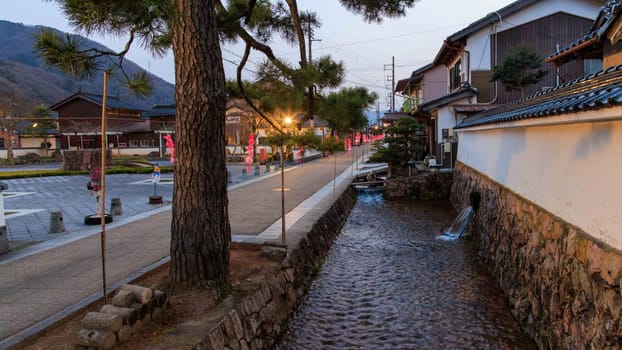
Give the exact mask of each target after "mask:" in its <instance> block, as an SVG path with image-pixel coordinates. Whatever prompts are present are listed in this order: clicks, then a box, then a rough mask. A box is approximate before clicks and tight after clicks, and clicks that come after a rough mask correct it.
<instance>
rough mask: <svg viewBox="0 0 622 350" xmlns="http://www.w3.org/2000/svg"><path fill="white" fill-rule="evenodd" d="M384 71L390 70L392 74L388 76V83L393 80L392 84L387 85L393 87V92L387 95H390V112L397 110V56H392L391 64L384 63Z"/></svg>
mask: <svg viewBox="0 0 622 350" xmlns="http://www.w3.org/2000/svg"><path fill="white" fill-rule="evenodd" d="M384 71H385V72H386V71H390V72H391V75H389V76H387V84H388V83H389V80H390V81H391V84H390V85H385V86H386V88H387V89H391V92H390V93H389V95H388V96H387V97H389V103H390V104H389V112H395V56H392V60H391V64H385V65H384Z"/></svg>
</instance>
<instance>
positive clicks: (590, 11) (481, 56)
mask: <svg viewBox="0 0 622 350" xmlns="http://www.w3.org/2000/svg"><path fill="white" fill-rule="evenodd" d="M601 5H602V3H599V2H598V1H588V0H546V1H538V2H536V3H535V4H533V5H531V6H529V7H527V8H524V9H522V10H521V11H518V12H516V13H513V14H512V15H510V16H508V17H507V18H501V25H499V26H498V27H497V32H502V31H504V30H508V29H510V28H513V27H515V26H519V25H522V24H525V23H527V22H531V21H533V20H535V19H538V18H542V17H546V16H548V15H550V14H553V13H557V12H566V13H570V14H573V15H576V16H580V17H585V18H592V19H594V18H596V15H597V14H598V11H599V10H600V6H601ZM483 16H485V14H483V15H482V17H483ZM492 32H493V28H492V26H488V27H486V28H484V29H482V30H480V31H478V32H476V33H473V34H472V35H471V36H470V37H469V38H468V39H467V45H466V49H467V50H468V51H469V52H470V53H471V58H470V61H471V65H470V66H471V70H489V69H491V67H490V35H491V34H492ZM586 34H587V33H586ZM574 39H579V38H574ZM574 39H569V40H571V41H572V40H574ZM566 44H567V43H560V45H566Z"/></svg>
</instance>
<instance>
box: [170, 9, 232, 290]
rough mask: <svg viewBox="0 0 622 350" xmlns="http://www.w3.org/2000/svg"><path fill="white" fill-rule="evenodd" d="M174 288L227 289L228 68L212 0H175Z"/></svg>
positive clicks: (172, 243) (171, 273) (228, 228)
mask: <svg viewBox="0 0 622 350" xmlns="http://www.w3.org/2000/svg"><path fill="white" fill-rule="evenodd" d="M175 1H176V6H177V9H178V18H177V22H175V24H174V25H173V52H174V57H175V70H176V71H175V83H176V86H175V99H176V103H177V109H176V113H177V116H176V129H175V137H176V141H175V143H176V144H175V154H176V157H175V158H176V159H175V185H174V186H175V187H174V194H173V220H172V227H171V269H170V271H171V272H170V275H171V276H170V277H171V283H172V287H173V289H178V290H179V289H187V288H193V287H202V288H205V287H209V288H212V289H213V290H214V292H215V293H216V294H215V295H216V296H217V297H221V296H223V295H225V294H227V293H228V290H229V248H230V241H231V227H230V225H229V217H228V214H227V204H228V199H227V178H226V167H225V103H226V95H225V76H224V69H223V66H222V57H221V52H220V45H219V41H218V32H217V30H216V21H215V8H214V1H213V0H175Z"/></svg>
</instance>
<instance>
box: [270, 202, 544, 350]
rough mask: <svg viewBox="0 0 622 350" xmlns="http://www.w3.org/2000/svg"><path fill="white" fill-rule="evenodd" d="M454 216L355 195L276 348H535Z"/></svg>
mask: <svg viewBox="0 0 622 350" xmlns="http://www.w3.org/2000/svg"><path fill="white" fill-rule="evenodd" d="M454 216H455V212H454V211H453V209H452V208H451V206H450V204H449V203H447V202H415V201H406V200H404V201H390V202H388V201H384V200H383V199H382V196H381V195H380V194H360V195H359V197H358V201H357V204H356V206H355V207H354V209H353V210H352V212H351V214H350V216H349V218H348V220H347V223H346V224H345V226H344V229H343V231H342V233H341V235H340V236H339V237H338V238H337V239H336V240H335V242H334V244H333V247H332V248H331V250H330V252H329V254H328V256H327V257H326V259H325V262H324V265H323V267H322V270H321V271H320V272H319V274H318V276H317V278H316V279H315V280H314V282H313V283H312V285H311V287H310V290H309V292H308V295H307V297H306V298H305V300H304V301H303V303H302V304H301V305H300V307H299V308H298V310H297V311H296V312H295V313H294V315H293V316H292V317H291V320H290V323H289V325H288V329H287V331H286V334H285V337H284V339H283V340H282V342H281V343H280V344H278V345H277V346H276V349H280V350H285V349H536V347H535V345H534V344H533V343H532V342H531V340H530V339H529V338H528V337H526V336H524V335H523V334H522V333H521V330H520V327H519V325H518V323H517V322H516V321H515V320H514V319H513V317H512V315H511V314H510V311H509V308H508V307H507V305H506V302H505V299H504V297H503V294H502V293H501V290H500V289H499V288H498V287H497V285H496V283H495V281H494V280H493V279H492V277H491V276H490V275H489V274H488V272H487V270H486V267H485V266H484V264H483V263H482V262H480V261H479V259H478V257H477V252H476V248H475V247H474V243H473V242H469V241H463V240H450V241H445V240H439V239H438V237H437V236H438V232H439V230H440V228H442V227H448V226H449V225H450V224H451V222H452V220H453V217H454Z"/></svg>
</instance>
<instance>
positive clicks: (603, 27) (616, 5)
mask: <svg viewBox="0 0 622 350" xmlns="http://www.w3.org/2000/svg"><path fill="white" fill-rule="evenodd" d="M621 5H622V1H620V0H609V1H607V2H606V3H605V5H603V6H601V8H600V12H599V13H598V15H597V16H596V19H595V20H594V24H593V25H592V29H591V30H590V32H589V33H588V34H586V35H585V36H584V37H582V38H580V39H577V40H575V41H574V42H572V43H570V44H569V45H567V46H565V47H563V48H561V49H559V50H557V51H556V52H554V53H552V54H551V55H549V56H548V57H547V58H546V60H545V62H547V63H549V62H553V63H555V65H558V66H559V65H561V64H564V63H566V62H568V61H571V60H572V58H573V57H574V56H581V57H583V56H585V58H592V57H593V56H594V51H598V52H602V49H601V48H600V47H599V46H600V45H602V42H603V40H604V37H605V35H606V34H607V32H608V31H609V29H611V27H612V25H614V24H615V23H618V21H619V18H620V14H621V13H622V6H621ZM571 55H573V56H571ZM586 55H587V56H586ZM601 55H602V53H601Z"/></svg>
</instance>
